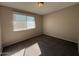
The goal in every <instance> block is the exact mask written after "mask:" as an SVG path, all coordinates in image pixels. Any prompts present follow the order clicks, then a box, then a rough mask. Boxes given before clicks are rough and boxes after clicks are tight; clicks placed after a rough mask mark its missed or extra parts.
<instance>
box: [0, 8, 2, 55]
mask: <svg viewBox="0 0 79 59" xmlns="http://www.w3.org/2000/svg"><path fill="white" fill-rule="evenodd" d="M0 9H1V8H0ZM0 11H1V10H0ZM1 52H2V39H1V14H0V55H1Z"/></svg>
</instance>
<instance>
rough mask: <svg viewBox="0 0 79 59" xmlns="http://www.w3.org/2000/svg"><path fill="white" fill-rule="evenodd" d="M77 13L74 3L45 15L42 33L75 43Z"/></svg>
mask: <svg viewBox="0 0 79 59" xmlns="http://www.w3.org/2000/svg"><path fill="white" fill-rule="evenodd" d="M77 13H78V12H77V5H75V6H71V7H67V8H65V9H62V10H59V11H57V12H54V13H51V14H47V15H45V16H44V20H43V27H44V28H43V31H44V34H47V35H49V36H54V37H57V38H61V39H64V40H68V41H71V42H75V43H77V42H78V40H77V18H78V17H77Z"/></svg>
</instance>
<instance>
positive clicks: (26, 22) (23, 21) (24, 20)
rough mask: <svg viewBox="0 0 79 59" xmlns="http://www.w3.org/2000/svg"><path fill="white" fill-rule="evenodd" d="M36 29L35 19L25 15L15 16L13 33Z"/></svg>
mask: <svg viewBox="0 0 79 59" xmlns="http://www.w3.org/2000/svg"><path fill="white" fill-rule="evenodd" d="M34 28H35V17H34V16H27V15H23V14H17V13H16V14H13V31H22V30H27V29H34Z"/></svg>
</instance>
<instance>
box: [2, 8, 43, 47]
mask: <svg viewBox="0 0 79 59" xmlns="http://www.w3.org/2000/svg"><path fill="white" fill-rule="evenodd" d="M1 13H2V14H1V15H2V29H3V33H2V36H3V39H2V41H3V46H8V45H10V44H14V43H16V42H19V41H23V40H26V39H28V38H31V37H34V36H37V35H40V34H42V29H41V26H42V25H41V23H42V22H41V21H42V18H41V16H40V15H36V14H32V15H34V16H36V28H35V29H31V30H24V31H16V32H15V31H13V23H12V21H13V10H12V9H11V8H7V7H1ZM26 14H28V13H27V12H26ZM29 15H31V14H29Z"/></svg>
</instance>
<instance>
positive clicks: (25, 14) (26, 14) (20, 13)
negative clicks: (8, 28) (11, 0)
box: [12, 12, 37, 31]
mask: <svg viewBox="0 0 79 59" xmlns="http://www.w3.org/2000/svg"><path fill="white" fill-rule="evenodd" d="M14 14H18V15H24V16H31V17H34V18H35V19H34V20H35V28H29V29H28V28H27V27H26V29H17V30H15V28H14V21H15V20H14ZM12 16H13V18H12V19H13V21H12V22H13V31H26V30H33V29H36V27H37V26H36V16H35V15H32V14H28V13H22V12H13V14H12ZM26 22H27V19H26Z"/></svg>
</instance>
